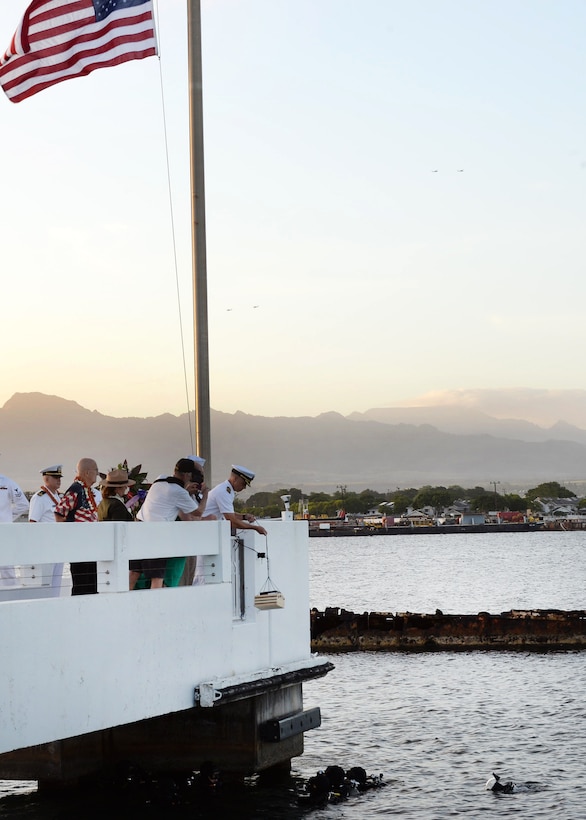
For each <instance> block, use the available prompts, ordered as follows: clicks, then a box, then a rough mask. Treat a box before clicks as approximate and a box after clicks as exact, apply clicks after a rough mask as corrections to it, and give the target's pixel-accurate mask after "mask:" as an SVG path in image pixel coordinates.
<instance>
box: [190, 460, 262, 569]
mask: <svg viewBox="0 0 586 820" xmlns="http://www.w3.org/2000/svg"><path fill="white" fill-rule="evenodd" d="M253 479H254V473H253V472H252V470H249V469H248V467H241V466H240V465H239V464H233V465H232V470H231V471H230V476H229V477H228V478H227V479H226V481H223V482H222V483H221V484H218V485H216V486H215V487H214V489H213V490H210V492H209V494H208V501H207V504H206V514H207V515H214V516H215V517H216V518H218V519H220V520H222V519H223V518H224V519H226V521H229V522H230V525H231V528H232V533H235V532H236V530H255V531H256V532H258V533H259V534H260V535H266V534H267V531H266V530H265V528H264V527H263V526H262V525H261V524H257V523H256V518H255V517H254V515H250V514H249V513H239V512H235V511H234V497H235V494H236V493H241V492H242V490H244V488H245V487H250V484H251V482H252V480H253ZM197 564H198V566H197V567H196V570H195V577H194V579H193V583H194V585H195V584H203V583H205V579H204V578H203V574H202V572H201V571H200V569H201V567H200V562H199V561H198V562H197Z"/></svg>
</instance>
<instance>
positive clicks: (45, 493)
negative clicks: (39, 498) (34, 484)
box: [38, 490, 47, 495]
mask: <svg viewBox="0 0 586 820" xmlns="http://www.w3.org/2000/svg"><path fill="white" fill-rule="evenodd" d="M38 495H47V491H46V490H39V492H38Z"/></svg>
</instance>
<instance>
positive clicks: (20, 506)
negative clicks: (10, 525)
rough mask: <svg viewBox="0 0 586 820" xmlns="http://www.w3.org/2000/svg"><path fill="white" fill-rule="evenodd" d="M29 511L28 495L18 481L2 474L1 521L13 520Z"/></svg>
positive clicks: (0, 482)
mask: <svg viewBox="0 0 586 820" xmlns="http://www.w3.org/2000/svg"><path fill="white" fill-rule="evenodd" d="M26 512H28V501H27V498H26V495H25V494H24V493H23V491H22V490H21V489H20V487H19V486H18V484H17V483H16V481H13V480H12V479H11V478H7V477H6V476H5V475H0V521H1V522H12V521H16V519H17V518H18V517H19V516H21V515H23V513H26Z"/></svg>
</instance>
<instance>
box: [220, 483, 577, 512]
mask: <svg viewBox="0 0 586 820" xmlns="http://www.w3.org/2000/svg"><path fill="white" fill-rule="evenodd" d="M282 495H290V496H291V501H290V507H291V510H293V512H295V513H302V512H303V511H304V510H307V511H308V513H309V515H311V516H316V517H318V518H319V517H321V516H326V517H328V518H333V517H334V516H336V515H337V513H338V511H339V510H344V511H345V512H346V513H347V514H350V515H364V514H366V513H367V512H368V511H369V510H373V509H378V510H381V504H383V503H385V502H392V503H393V507H392V513H393V514H394V515H401V514H403V513H405V512H407V508H408V507H412V508H413V509H421V508H422V507H433V509H434V510H436V511H437V510H443V509H445V508H446V507H450V506H451V505H452V504H453V503H454V502H455V501H467V502H468V504H469V505H470V509H471V510H472V511H473V512H489V511H490V510H510V511H511V512H523V511H524V510H527V509H528V508H530V507H531V505H532V503H533V501H534V500H535V499H536V498H576V494H575V493H573V492H572V491H571V490H569V489H568V488H567V487H564V486H562V485H561V484H559V483H558V482H557V481H547V482H544V483H543V484H539V485H538V486H537V487H533V488H532V489H530V490H527V492H526V493H525V495H519V494H518V493H503V494H501V493H497V492H492V491H491V490H487V489H485V488H484V487H480V486H477V487H461V486H460V485H458V484H452V485H451V486H449V487H442V486H439V487H432V486H430V485H426V486H424V487H420V488H419V489H416V488H415V487H410V488H408V489H397V490H396V491H394V492H387V493H381V492H378V491H377V490H370V489H366V490H362V491H361V492H353V491H352V490H348V489H347V488H346V487H345V486H343V485H339V486H338V487H337V488H336V491H335V492H334V493H324V492H313V493H304V492H303V490H301V489H299V488H298V487H290V488H289V489H286V488H283V489H281V490H276V491H275V492H258V493H253V494H252V495H251V496H249V498H247V499H246V500H241V499H237V500H236V502H235V509H237V510H238V511H240V512H250V513H253V514H254V515H256V516H259V517H263V518H278V517H279V516H280V514H281V510H283V509H284V505H283V502H282V501H281V496H282ZM581 506H582V502H581ZM583 506H585V507H586V499H584V505H583ZM382 509H383V510H384V509H385V508H384V507H383V508H382Z"/></svg>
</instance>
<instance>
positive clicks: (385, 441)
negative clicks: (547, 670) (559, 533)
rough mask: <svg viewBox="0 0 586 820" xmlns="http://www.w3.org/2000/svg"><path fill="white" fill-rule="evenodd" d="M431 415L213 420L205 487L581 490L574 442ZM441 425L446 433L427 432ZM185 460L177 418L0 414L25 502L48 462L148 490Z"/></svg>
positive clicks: (519, 426) (404, 411)
mask: <svg viewBox="0 0 586 820" xmlns="http://www.w3.org/2000/svg"><path fill="white" fill-rule="evenodd" d="M412 410H415V411H416V412H411V411H412ZM424 411H425V412H424ZM432 411H433V408H388V409H383V410H370V411H367V413H363V414H353V415H352V416H351V417H347V418H346V417H344V416H341V415H340V414H338V413H324V414H322V415H320V416H317V417H299V418H288V417H277V418H269V417H264V416H253V415H249V414H246V413H240V412H237V413H233V414H231V413H222V412H219V411H212V447H213V460H214V475H213V477H212V482H211V483H216V482H218V481H220V480H222V479H223V478H224V477H225V476H226V475H227V473H228V471H229V468H230V464H232V463H240V464H245V465H247V466H249V467H251V468H252V469H254V470H255V471H256V473H257V478H256V480H255V482H254V489H255V490H258V489H263V488H270V489H278V488H280V487H300V488H302V489H305V490H307V491H311V490H314V489H326V490H328V491H330V492H331V491H333V490H334V489H335V487H336V485H338V484H345V485H347V486H348V488H349V489H355V490H361V489H364V488H365V487H371V488H372V489H378V490H383V491H385V490H387V489H395V488H396V487H406V486H412V487H418V486H422V485H424V484H439V483H441V484H446V485H448V484H462V485H464V486H474V485H477V484H478V485H482V486H485V487H489V486H490V482H492V481H500V482H501V483H502V484H505V483H510V484H516V485H525V486H527V487H529V486H535V485H536V484H538V483H540V482H542V481H546V480H547V481H548V480H552V481H560V482H561V483H566V484H567V483H568V482H571V481H583V480H584V479H586V431H584V430H581V429H579V428H574V427H572V426H571V425H568V424H564V423H562V422H560V423H559V424H557V425H555V426H554V427H552V428H550V429H549V430H547V431H545V430H543V429H542V428H539V427H538V426H537V425H534V424H530V423H528V422H515V423H513V424H509V423H508V422H507V421H506V420H498V419H494V418H491V417H490V416H488V415H486V414H482V413H475V412H472V411H470V412H468V413H465V412H462V413H458V412H456V411H454V410H453V408H452V409H451V410H450V412H448V410H447V409H446V408H443V410H442V412H443V418H440V416H441V413H435V414H434V412H432ZM400 419H403V421H400ZM407 419H410V420H411V421H410V422H409V423H407V421H405V420H407ZM431 419H433V420H434V421H435V422H436V425H433V424H431V423H429V421H430V420H431ZM440 423H441V424H442V425H444V426H445V427H446V428H450V429H449V430H448V431H447V430H446V429H438V426H439V424H440ZM483 425H484V428H483ZM483 429H484V432H480V431H481V430H483ZM488 430H490V431H491V432H490V433H489V432H488ZM497 433H498V434H497ZM562 436H563V437H564V439H565V440H561V439H562ZM523 438H525V440H523ZM190 452H191V444H190V430H189V418H188V416H187V414H184V415H182V416H173V415H171V414H164V415H161V416H156V417H151V418H113V417H111V416H105V415H102V414H101V413H98V412H96V411H90V410H87V409H85V408H84V407H82V406H81V405H79V404H77V403H76V402H73V401H67V400H65V399H61V398H58V397H57V396H47V395H44V394H41V393H17V394H15V395H14V396H13V397H12V398H11V399H9V401H7V402H6V404H5V405H4V407H2V408H1V409H0V453H1V455H0V472H2V473H4V474H6V475H8V476H10V477H12V478H14V479H15V480H16V481H18V483H19V484H21V486H22V487H23V489H25V490H26V489H29V490H32V489H35V487H36V486H38V484H39V480H40V479H39V470H40V468H41V467H45V466H47V465H49V464H52V463H55V462H61V463H63V464H64V472H65V475H66V477H67V478H66V481H64V485H65V484H66V482H67V481H68V480H69V479H70V478H72V477H73V474H74V470H75V464H76V462H77V460H78V459H79V458H80V457H82V456H91V457H93V458H95V459H96V460H97V461H98V464H99V466H100V469H101V470H103V471H105V470H107V469H109V468H110V467H112V466H115V465H116V464H117V463H118V461H120V460H122V459H124V458H127V459H128V462H129V464H130V466H133V465H134V464H139V463H141V464H142V465H143V467H144V468H145V469H147V470H148V473H149V478H151V479H153V478H155V477H156V476H157V475H159V474H160V473H168V472H170V471H171V470H172V468H173V465H174V463H175V461H176V459H177V458H179V457H180V456H183V455H188V454H189V453H190Z"/></svg>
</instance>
